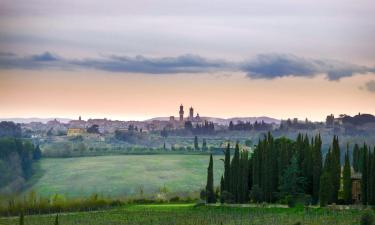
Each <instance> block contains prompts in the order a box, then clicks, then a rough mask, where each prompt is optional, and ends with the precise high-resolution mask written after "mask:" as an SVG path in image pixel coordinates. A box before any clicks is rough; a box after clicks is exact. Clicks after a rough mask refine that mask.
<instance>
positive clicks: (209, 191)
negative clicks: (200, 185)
mask: <svg viewBox="0 0 375 225" xmlns="http://www.w3.org/2000/svg"><path fill="white" fill-rule="evenodd" d="M206 202H207V203H215V202H216V199H215V191H214V172H213V159H212V154H210V163H209V164H208V168H207V185H206Z"/></svg>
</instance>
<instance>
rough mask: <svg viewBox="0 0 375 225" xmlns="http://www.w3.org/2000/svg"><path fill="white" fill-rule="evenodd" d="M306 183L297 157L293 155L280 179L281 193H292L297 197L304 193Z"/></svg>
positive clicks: (284, 194)
mask: <svg viewBox="0 0 375 225" xmlns="http://www.w3.org/2000/svg"><path fill="white" fill-rule="evenodd" d="M305 184H306V178H305V177H302V176H301V171H300V169H299V168H298V162H297V157H296V156H293V157H292V159H291V162H290V165H289V166H288V167H287V168H286V169H285V170H284V172H283V175H282V177H281V179H280V186H279V190H280V194H281V196H282V197H285V196H287V195H291V196H292V197H294V198H296V197H297V196H298V195H299V194H301V193H304V186H305Z"/></svg>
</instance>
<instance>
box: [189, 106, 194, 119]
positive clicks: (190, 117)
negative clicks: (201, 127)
mask: <svg viewBox="0 0 375 225" xmlns="http://www.w3.org/2000/svg"><path fill="white" fill-rule="evenodd" d="M193 119H194V109H193V107H190V109H189V120H190V121H193Z"/></svg>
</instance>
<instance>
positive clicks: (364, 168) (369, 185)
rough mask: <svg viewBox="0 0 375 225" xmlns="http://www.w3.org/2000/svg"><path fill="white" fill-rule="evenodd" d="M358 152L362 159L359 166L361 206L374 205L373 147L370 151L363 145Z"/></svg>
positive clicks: (374, 158)
mask: <svg viewBox="0 0 375 225" xmlns="http://www.w3.org/2000/svg"><path fill="white" fill-rule="evenodd" d="M359 151H360V155H362V157H363V158H362V161H361V163H362V164H361V165H360V166H361V167H360V172H361V174H362V182H361V196H362V204H364V205H367V204H369V205H375V147H374V150H373V151H371V149H370V147H368V146H367V145H366V144H364V145H363V147H362V148H360V150H359Z"/></svg>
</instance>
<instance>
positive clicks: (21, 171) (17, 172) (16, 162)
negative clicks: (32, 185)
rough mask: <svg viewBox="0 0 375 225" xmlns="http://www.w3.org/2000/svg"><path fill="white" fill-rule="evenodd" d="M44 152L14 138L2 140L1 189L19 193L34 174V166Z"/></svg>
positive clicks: (0, 158)
mask: <svg viewBox="0 0 375 225" xmlns="http://www.w3.org/2000/svg"><path fill="white" fill-rule="evenodd" d="M41 156H42V152H41V150H40V148H39V146H36V147H35V146H34V145H33V144H32V143H31V142H30V141H23V140H21V139H19V138H14V137H3V138H0V189H2V188H5V187H7V190H5V191H18V190H20V189H21V188H22V185H23V184H24V182H25V181H26V180H28V179H29V178H30V177H31V175H32V174H33V167H32V164H33V162H35V161H36V160H39V159H40V158H41Z"/></svg>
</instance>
